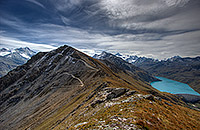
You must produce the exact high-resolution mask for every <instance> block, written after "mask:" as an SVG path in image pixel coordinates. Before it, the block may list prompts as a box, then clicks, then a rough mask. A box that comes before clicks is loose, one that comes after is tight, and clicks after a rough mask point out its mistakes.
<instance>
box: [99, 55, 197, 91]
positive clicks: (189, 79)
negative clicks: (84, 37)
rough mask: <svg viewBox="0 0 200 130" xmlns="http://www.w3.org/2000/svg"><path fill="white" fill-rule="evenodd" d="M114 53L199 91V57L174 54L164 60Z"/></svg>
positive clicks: (140, 66) (152, 72)
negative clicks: (184, 56)
mask: <svg viewBox="0 0 200 130" xmlns="http://www.w3.org/2000/svg"><path fill="white" fill-rule="evenodd" d="M115 55H116V56H118V57H120V58H122V59H124V60H125V61H127V62H129V63H132V64H133V65H135V66H137V67H139V68H142V69H144V70H146V71H148V72H149V73H151V74H153V75H155V76H161V77H166V78H169V79H172V80H176V81H179V82H182V83H186V84H188V85H190V86H191V87H192V88H193V89H194V90H195V91H197V92H198V93H200V57H195V58H190V57H187V58H182V57H180V56H174V57H172V58H168V59H166V60H157V59H153V58H147V57H138V56H135V55H134V56H130V55H122V54H120V53H117V54H115ZM95 57H97V58H99V57H101V56H100V55H99V57H98V55H96V56H95Z"/></svg>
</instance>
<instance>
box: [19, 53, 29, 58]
mask: <svg viewBox="0 0 200 130" xmlns="http://www.w3.org/2000/svg"><path fill="white" fill-rule="evenodd" d="M20 55H21V56H22V57H24V58H26V59H31V57H30V56H28V55H26V54H24V53H20Z"/></svg>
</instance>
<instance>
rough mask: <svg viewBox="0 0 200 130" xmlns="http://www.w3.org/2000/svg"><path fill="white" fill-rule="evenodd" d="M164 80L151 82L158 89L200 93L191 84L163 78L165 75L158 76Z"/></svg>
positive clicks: (177, 92) (174, 92)
mask: <svg viewBox="0 0 200 130" xmlns="http://www.w3.org/2000/svg"><path fill="white" fill-rule="evenodd" d="M156 78H158V79H160V80H162V81H155V82H152V83H151V86H153V87H154V88H156V89H158V90H159V91H161V92H168V93H172V94H193V95H199V96H200V94H199V93H198V92H196V91H194V90H193V89H192V88H191V87H190V86H189V85H187V84H184V83H180V82H177V81H174V80H171V79H167V78H163V77H156Z"/></svg>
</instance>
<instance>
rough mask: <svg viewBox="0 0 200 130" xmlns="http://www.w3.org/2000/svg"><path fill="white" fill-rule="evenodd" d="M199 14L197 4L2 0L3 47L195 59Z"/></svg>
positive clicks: (160, 0) (156, 0)
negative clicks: (61, 47) (62, 47)
mask: <svg viewBox="0 0 200 130" xmlns="http://www.w3.org/2000/svg"><path fill="white" fill-rule="evenodd" d="M199 12H200V2H199V1H198V0H192V1H189V0H148V1H147V0H126V1H124V0H42V1H41V0H20V1H19V0H16V1H13V0H2V1H1V2H0V18H1V19H0V30H1V31H0V36H1V37H0V38H1V40H0V46H1V47H4V46H5V47H16V46H30V47H31V48H33V49H36V50H45V51H46V50H48V49H54V48H55V47H57V46H59V45H63V44H69V45H71V46H73V47H76V48H79V49H81V50H82V51H84V52H87V53H89V54H93V53H95V52H98V51H102V50H106V51H110V52H118V51H119V52H122V53H130V54H138V55H142V56H150V57H155V58H159V59H162V58H166V57H171V56H173V55H181V56H197V55H199V51H198V50H200V45H199V42H200V18H199V14H198V13H199ZM16 43H18V44H16Z"/></svg>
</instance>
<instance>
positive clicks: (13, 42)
mask: <svg viewBox="0 0 200 130" xmlns="http://www.w3.org/2000/svg"><path fill="white" fill-rule="evenodd" d="M0 39H1V40H0V47H1V48H3V47H5V46H6V47H8V48H19V47H30V48H31V49H34V50H36V51H50V50H52V49H56V47H54V46H51V45H47V44H37V43H31V42H25V41H21V40H19V39H16V38H10V37H4V36H0Z"/></svg>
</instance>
